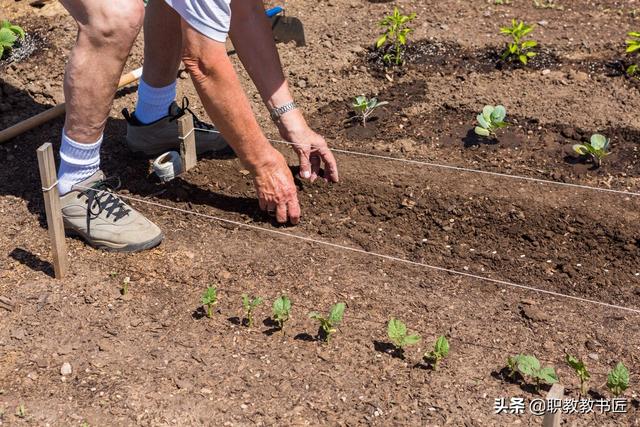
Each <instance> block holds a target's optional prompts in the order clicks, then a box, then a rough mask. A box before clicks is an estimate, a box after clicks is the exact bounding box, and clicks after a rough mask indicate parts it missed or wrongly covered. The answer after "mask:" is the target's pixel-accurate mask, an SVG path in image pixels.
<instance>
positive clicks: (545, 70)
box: [542, 68, 551, 76]
mask: <svg viewBox="0 0 640 427" xmlns="http://www.w3.org/2000/svg"><path fill="white" fill-rule="evenodd" d="M549 73H551V70H550V69H548V68H545V69H544V70H542V75H543V76H546V75H547V74H549Z"/></svg>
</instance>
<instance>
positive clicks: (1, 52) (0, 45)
mask: <svg viewBox="0 0 640 427" xmlns="http://www.w3.org/2000/svg"><path fill="white" fill-rule="evenodd" d="M2 55H4V46H2V44H1V43H0V59H2Z"/></svg>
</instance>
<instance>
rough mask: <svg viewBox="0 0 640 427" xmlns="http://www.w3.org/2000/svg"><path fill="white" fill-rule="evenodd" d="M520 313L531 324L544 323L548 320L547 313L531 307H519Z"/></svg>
mask: <svg viewBox="0 0 640 427" xmlns="http://www.w3.org/2000/svg"><path fill="white" fill-rule="evenodd" d="M520 313H521V314H522V316H523V317H524V318H526V319H529V320H531V321H532V322H546V321H547V320H549V316H548V315H547V313H545V312H544V311H542V310H540V309H538V308H536V307H533V306H527V305H524V306H521V307H520Z"/></svg>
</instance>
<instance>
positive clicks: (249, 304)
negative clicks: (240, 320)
mask: <svg viewBox="0 0 640 427" xmlns="http://www.w3.org/2000/svg"><path fill="white" fill-rule="evenodd" d="M260 304H262V298H260V297H255V298H249V296H248V295H247V294H244V295H242V307H243V308H244V313H245V316H246V318H247V327H249V328H250V327H252V326H253V310H254V309H255V308H256V307H257V306H259V305H260Z"/></svg>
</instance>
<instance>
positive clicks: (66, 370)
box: [60, 362, 73, 376]
mask: <svg viewBox="0 0 640 427" xmlns="http://www.w3.org/2000/svg"><path fill="white" fill-rule="evenodd" d="M71 372H73V369H71V363H69V362H64V363H63V364H62V366H61V367H60V375H62V376H65V375H71Z"/></svg>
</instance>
